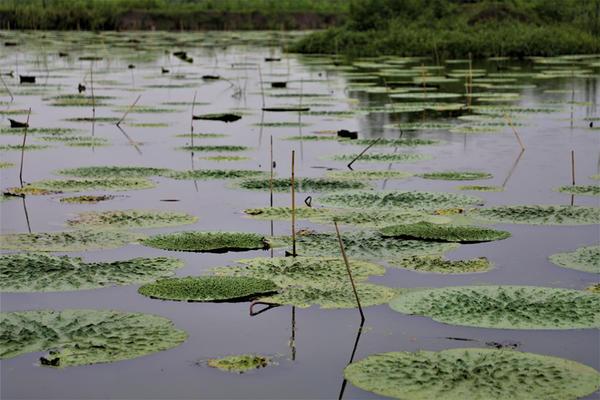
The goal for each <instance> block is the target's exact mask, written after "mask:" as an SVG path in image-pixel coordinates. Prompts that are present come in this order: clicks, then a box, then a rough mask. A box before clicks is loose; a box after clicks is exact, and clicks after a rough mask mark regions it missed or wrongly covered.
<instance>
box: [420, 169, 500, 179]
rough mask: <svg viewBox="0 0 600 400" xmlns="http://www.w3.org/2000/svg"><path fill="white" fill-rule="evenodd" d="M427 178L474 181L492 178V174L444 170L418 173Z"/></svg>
mask: <svg viewBox="0 0 600 400" xmlns="http://www.w3.org/2000/svg"><path fill="white" fill-rule="evenodd" d="M418 176H420V177H421V178H425V179H436V180H444V181H474V180H479V179H490V178H492V174H488V173H487V172H479V171H443V172H428V173H425V174H420V175H418Z"/></svg>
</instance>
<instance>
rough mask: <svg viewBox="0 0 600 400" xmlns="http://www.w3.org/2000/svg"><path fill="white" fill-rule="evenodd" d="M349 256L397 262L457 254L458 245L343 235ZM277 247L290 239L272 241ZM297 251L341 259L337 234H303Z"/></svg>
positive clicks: (361, 233) (365, 234)
mask: <svg viewBox="0 0 600 400" xmlns="http://www.w3.org/2000/svg"><path fill="white" fill-rule="evenodd" d="M342 241H343V243H344V247H345V248H346V253H347V254H348V256H350V257H354V258H357V259H373V260H381V259H394V258H397V257H402V258H403V257H407V256H411V255H425V254H441V253H444V252H446V251H450V250H454V249H456V248H457V247H458V246H459V245H458V244H456V243H442V242H426V241H422V240H400V239H396V238H389V237H384V236H382V235H380V234H379V233H377V232H372V231H352V232H344V233H343V234H342ZM271 243H272V246H273V247H276V246H290V245H291V244H292V240H291V238H290V237H287V236H283V237H277V238H275V239H271ZM296 249H297V252H298V254H299V255H303V256H319V257H321V256H338V255H339V254H340V245H339V242H338V239H337V236H336V234H335V233H314V232H300V233H299V234H297V235H296Z"/></svg>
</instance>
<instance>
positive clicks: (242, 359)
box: [207, 354, 271, 374]
mask: <svg viewBox="0 0 600 400" xmlns="http://www.w3.org/2000/svg"><path fill="white" fill-rule="evenodd" d="M207 364H208V366H209V367H212V368H217V369H220V370H221V371H227V372H237V373H240V374H242V373H244V372H248V371H251V370H254V369H259V368H265V367H266V366H268V365H269V364H271V359H270V358H269V357H265V356H259V355H256V354H242V355H239V356H227V357H223V358H211V359H209V360H208V361H207Z"/></svg>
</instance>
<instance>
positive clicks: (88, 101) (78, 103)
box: [46, 94, 114, 107]
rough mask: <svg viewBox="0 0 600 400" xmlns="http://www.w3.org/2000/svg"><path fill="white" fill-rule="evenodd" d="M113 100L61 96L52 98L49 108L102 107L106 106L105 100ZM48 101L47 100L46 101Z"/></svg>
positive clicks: (73, 95)
mask: <svg viewBox="0 0 600 400" xmlns="http://www.w3.org/2000/svg"><path fill="white" fill-rule="evenodd" d="M111 99H114V97H111V96H98V95H96V96H93V97H92V96H86V95H84V94H62V95H58V96H54V97H52V98H51V99H49V100H51V101H52V102H51V103H50V105H51V106H55V107H92V106H96V107H102V106H106V105H107V104H106V100H111ZM46 100H48V99H46Z"/></svg>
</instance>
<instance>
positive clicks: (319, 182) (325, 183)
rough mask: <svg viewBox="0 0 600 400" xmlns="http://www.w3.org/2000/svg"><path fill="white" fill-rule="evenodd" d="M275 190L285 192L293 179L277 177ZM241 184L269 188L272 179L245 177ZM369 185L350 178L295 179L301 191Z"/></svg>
mask: <svg viewBox="0 0 600 400" xmlns="http://www.w3.org/2000/svg"><path fill="white" fill-rule="evenodd" d="M272 185H273V191H275V192H285V191H289V190H291V186H292V185H291V180H290V179H288V178H277V179H273V181H272ZM239 186H240V187H242V188H244V189H250V190H269V189H270V187H271V180H270V179H268V178H258V179H245V180H243V181H241V182H239ZM367 186H368V185H366V184H365V183H363V182H359V181H352V180H348V179H331V178H297V179H295V180H294V188H295V189H296V190H297V191H299V192H331V191H337V190H351V189H365V188H367Z"/></svg>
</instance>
